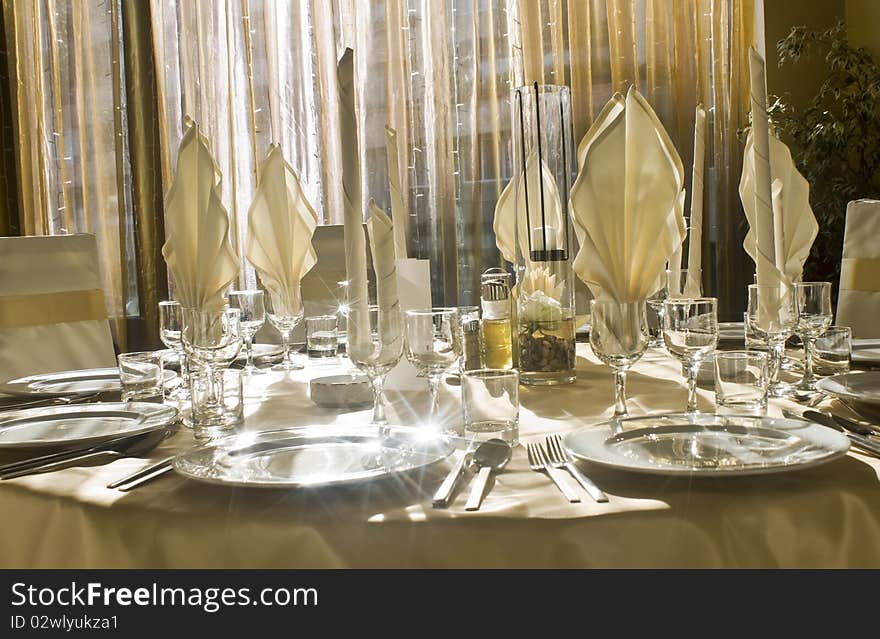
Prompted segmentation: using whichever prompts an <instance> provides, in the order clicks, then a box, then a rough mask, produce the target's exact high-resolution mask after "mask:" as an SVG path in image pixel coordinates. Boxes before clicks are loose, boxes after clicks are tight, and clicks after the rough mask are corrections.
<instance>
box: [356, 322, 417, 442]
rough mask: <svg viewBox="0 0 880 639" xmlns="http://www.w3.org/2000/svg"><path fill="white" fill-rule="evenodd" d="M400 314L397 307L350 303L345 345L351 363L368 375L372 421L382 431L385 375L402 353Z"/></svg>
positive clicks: (383, 427)
mask: <svg viewBox="0 0 880 639" xmlns="http://www.w3.org/2000/svg"><path fill="white" fill-rule="evenodd" d="M400 320H401V313H400V311H399V310H398V307H397V306H394V307H393V308H392V309H389V310H384V309H380V308H379V307H378V306H366V307H363V306H360V305H351V306H349V313H348V345H347V350H346V352H347V353H348V358H349V359H350V360H351V363H352V364H354V365H355V366H356V367H357V368H359V369H360V370H362V371H363V372H364V373H365V374H366V375H367V377H369V378H370V384H371V385H372V387H373V419H372V421H371V424H372V425H373V426H377V427H378V428H379V431H380V433H382V432H384V431H385V425H386V424H387V423H388V420H387V419H386V417H385V376H386V375H387V374H388V373H389V372H390V371H391V369H393V368H394V367H395V366H397V363H398V362H399V361H400V358H401V356H402V355H403V334H402V333H403V331H402V330H401V328H402V327H401V321H400Z"/></svg>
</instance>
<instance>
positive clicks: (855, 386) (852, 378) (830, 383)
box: [816, 371, 880, 406]
mask: <svg viewBox="0 0 880 639" xmlns="http://www.w3.org/2000/svg"><path fill="white" fill-rule="evenodd" d="M816 388H818V389H819V390H820V391H822V392H824V393H828V394H829V395H833V396H835V397H839V398H840V399H843V400H851V401H855V402H860V403H862V404H870V405H871V406H880V371H863V372H855V373H838V374H837V375H832V376H831V377H826V378H825V379H820V380H819V381H818V382H816Z"/></svg>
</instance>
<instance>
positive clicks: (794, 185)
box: [739, 132, 819, 286]
mask: <svg viewBox="0 0 880 639" xmlns="http://www.w3.org/2000/svg"><path fill="white" fill-rule="evenodd" d="M769 140H770V147H769V148H770V180H771V201H772V207H773V218H774V230H775V233H776V236H775V254H776V267H775V268H776V270H777V271H779V272H780V273H781V277H782V282H783V283H784V284H785V285H786V286H790V285H791V284H792V283H794V282H798V281H800V279H801V277H802V275H803V271H804V263H805V262H806V261H807V257H809V255H810V248H811V247H812V246H813V241H814V240H815V239H816V234H817V233H818V232H819V225H818V223H817V222H816V217H815V216H814V215H813V209H812V208H810V185H809V183H808V182H807V180H806V178H804V176H803V175H801V174H800V172H799V171H798V170H797V167H796V166H795V165H794V161H793V160H792V158H791V152H790V151H789V150H788V147H787V146H786V145H785V143H783V142H782V141H781V140H778V139H777V138H776V137H775V136H774V135H772V134H771V135H770V136H769ZM755 170H756V154H755V144H754V137H753V134H752V133H751V132H750V133H749V137H748V139H747V140H746V148H745V154H744V156H743V172H742V178H741V179H740V183H739V194H740V199H741V200H742V204H743V209H744V210H745V213H746V219H748V221H749V232H748V233H747V234H746V238H745V240H744V241H743V248H744V249H745V250H746V253H748V254H749V256H750V257H751V258H752V259H753V260H755V263H756V264H757V262H758V259H759V258H758V255H759V254H758V247H757V237H758V234H757V225H756V216H757V215H758V212H757V210H756V202H755V184H756V177H755V175H756V174H755Z"/></svg>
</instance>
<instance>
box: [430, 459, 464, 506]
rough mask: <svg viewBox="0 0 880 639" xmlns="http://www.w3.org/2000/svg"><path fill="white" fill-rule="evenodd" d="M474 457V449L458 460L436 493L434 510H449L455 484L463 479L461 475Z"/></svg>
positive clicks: (433, 502)
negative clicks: (459, 479)
mask: <svg viewBox="0 0 880 639" xmlns="http://www.w3.org/2000/svg"><path fill="white" fill-rule="evenodd" d="M472 455H473V449H472V448H468V450H466V451H465V452H464V454H463V455H462V456H461V457H459V458H458V461H457V462H455V465H453V467H452V469H451V470H450V471H449V474H448V475H446V479H444V480H443V483H442V484H440V488H438V489H437V492H436V493H434V499H433V501H432V502H431V505H432V506H433V507H434V508H447V507H448V506H449V500H450V499H451V497H452V491H453V490H454V489H455V484H456V483H458V478H459V477H461V474H462V472H464V469H465V468H466V467H467V464H468V461H469V460H470V458H471V456H472Z"/></svg>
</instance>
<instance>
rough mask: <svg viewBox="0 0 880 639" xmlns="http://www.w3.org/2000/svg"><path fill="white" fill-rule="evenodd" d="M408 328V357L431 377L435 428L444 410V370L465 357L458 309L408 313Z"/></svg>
mask: <svg viewBox="0 0 880 639" xmlns="http://www.w3.org/2000/svg"><path fill="white" fill-rule="evenodd" d="M404 329H405V332H406V339H405V345H404V349H405V351H406V358H407V359H408V360H409V362H410V363H411V364H412V365H413V366H415V367H416V368H417V369H418V370H419V372H420V373H422V374H424V375H425V376H427V378H428V388H429V390H430V391H431V412H430V413H429V415H430V421H429V423H430V424H431V425H432V426H434V425H436V421H437V413H438V411H439V407H440V398H439V386H440V377H441V375H442V374H443V371H444V370H446V369H447V368H449V367H450V366H452V364H454V363H455V362H456V361H458V357H459V355H460V354H461V341H460V339H459V333H460V330H459V328H458V309H455V308H432V309H426V310H412V311H406V315H405V318H404Z"/></svg>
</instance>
